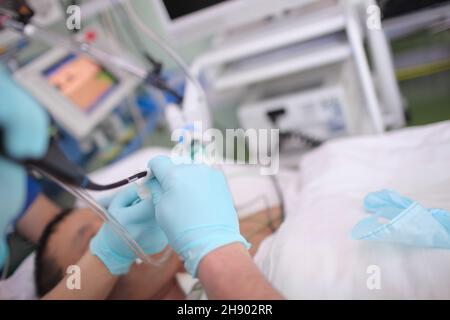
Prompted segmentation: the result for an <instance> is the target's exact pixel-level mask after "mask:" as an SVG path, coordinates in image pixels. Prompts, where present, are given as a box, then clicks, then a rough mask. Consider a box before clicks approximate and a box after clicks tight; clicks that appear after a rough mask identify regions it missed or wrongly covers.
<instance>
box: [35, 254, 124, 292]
mask: <svg viewBox="0 0 450 320" xmlns="http://www.w3.org/2000/svg"><path fill="white" fill-rule="evenodd" d="M76 265H77V266H79V271H80V273H79V275H80V278H79V279H80V284H81V286H80V289H76V288H73V284H74V279H75V277H76V273H72V274H69V275H66V276H65V277H64V279H63V280H61V282H60V283H59V284H58V285H57V286H56V287H55V288H54V289H53V290H52V291H50V292H49V293H48V294H47V295H45V296H44V297H43V299H57V300H69V299H74V300H75V299H82V300H102V299H106V298H107V297H108V295H109V293H110V292H111V290H112V288H113V287H114V285H115V284H116V281H117V279H118V277H116V276H113V275H112V274H111V273H110V272H109V270H108V269H107V268H106V267H105V265H104V264H103V263H102V262H101V261H100V259H98V258H97V257H95V256H93V255H92V254H91V252H90V251H88V252H86V253H85V254H84V255H83V257H81V259H80V260H79V261H78V263H77V264H76ZM64 272H66V270H64ZM70 288H72V289H70Z"/></svg>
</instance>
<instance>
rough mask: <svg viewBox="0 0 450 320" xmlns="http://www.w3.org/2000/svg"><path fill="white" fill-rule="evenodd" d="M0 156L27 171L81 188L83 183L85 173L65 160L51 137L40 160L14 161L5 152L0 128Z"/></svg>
mask: <svg viewBox="0 0 450 320" xmlns="http://www.w3.org/2000/svg"><path fill="white" fill-rule="evenodd" d="M0 156H1V157H3V158H5V159H7V160H9V161H12V162H14V163H16V164H19V165H21V166H23V167H25V168H26V169H27V170H33V169H38V170H40V171H43V172H46V173H48V174H51V175H52V176H54V177H56V178H58V179H59V180H61V181H63V182H64V183H67V184H70V185H74V186H82V185H83V183H84V182H85V176H86V175H85V173H84V171H83V170H82V169H81V168H80V167H78V165H76V164H75V163H73V162H72V161H70V160H69V159H67V157H66V155H65V154H64V153H63V152H62V151H61V149H60V148H59V146H58V141H57V140H56V138H55V137H53V136H52V137H51V138H50V141H49V144H48V148H47V151H46V153H45V154H44V156H43V157H42V158H41V159H24V160H19V159H14V158H12V157H11V156H10V155H8V152H7V151H6V148H5V144H4V132H3V129H2V128H0Z"/></svg>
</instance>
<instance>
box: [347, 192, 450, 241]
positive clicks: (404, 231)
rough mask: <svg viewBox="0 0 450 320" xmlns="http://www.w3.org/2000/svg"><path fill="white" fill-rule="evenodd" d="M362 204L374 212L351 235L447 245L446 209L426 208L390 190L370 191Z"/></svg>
mask: <svg viewBox="0 0 450 320" xmlns="http://www.w3.org/2000/svg"><path fill="white" fill-rule="evenodd" d="M364 207H365V209H366V210H367V211H369V212H371V213H373V215H372V216H371V217H368V218H365V219H363V220H362V221H360V222H359V223H358V224H357V225H356V226H355V227H354V228H353V230H352V237H353V238H354V239H365V240H376V241H389V242H397V243H403V244H408V245H413V246H421V247H436V248H446V249H450V213H449V212H447V211H445V210H442V209H427V208H425V207H423V206H422V205H420V204H419V203H417V202H415V201H413V200H411V199H409V198H407V197H404V196H402V195H400V194H398V193H397V192H395V191H392V190H382V191H378V192H372V193H369V194H368V195H367V196H366V198H365V199H364ZM380 218H384V219H385V220H386V223H381V222H380Z"/></svg>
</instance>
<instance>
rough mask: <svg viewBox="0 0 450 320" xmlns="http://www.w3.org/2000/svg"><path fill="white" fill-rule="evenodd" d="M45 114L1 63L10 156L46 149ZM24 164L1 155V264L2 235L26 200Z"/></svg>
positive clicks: (0, 101)
mask: <svg viewBox="0 0 450 320" xmlns="http://www.w3.org/2000/svg"><path fill="white" fill-rule="evenodd" d="M47 128H48V118H47V115H46V113H45V112H44V110H43V109H42V108H41V107H40V106H39V105H38V104H37V103H36V101H34V100H33V99H32V98H31V97H30V96H29V95H28V94H27V93H26V92H25V91H24V90H22V89H21V88H20V87H19V86H18V85H17V84H16V83H15V82H14V81H13V80H12V79H11V77H10V76H9V74H8V72H7V71H6V69H4V68H3V66H2V65H0V130H1V135H2V141H0V143H1V144H2V147H3V148H4V152H6V153H7V154H8V155H9V156H10V157H13V158H17V159H22V158H39V157H41V156H42V155H43V154H44V153H45V151H46V150H47V144H48V135H47ZM25 191H26V174H25V171H24V170H23V168H21V167H20V166H18V165H16V164H13V163H11V162H9V161H7V160H6V159H4V158H3V157H1V156H0V206H1V207H0V268H1V267H2V266H3V264H4V261H5V258H6V256H7V244H6V242H5V235H6V232H7V228H8V226H9V224H10V223H11V221H12V220H13V219H14V217H15V216H16V215H17V214H19V213H20V210H21V208H22V206H23V204H24V201H25Z"/></svg>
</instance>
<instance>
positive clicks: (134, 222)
mask: <svg viewBox="0 0 450 320" xmlns="http://www.w3.org/2000/svg"><path fill="white" fill-rule="evenodd" d="M108 211H109V212H110V213H111V215H113V216H114V218H116V219H117V221H118V222H119V223H120V224H121V225H122V226H123V227H124V228H125V229H126V230H127V231H128V232H129V233H130V234H131V236H132V237H133V239H134V240H136V242H137V243H138V244H139V245H140V246H141V247H142V249H143V250H144V251H145V253H147V254H155V253H158V252H161V251H162V250H163V249H164V247H165V246H166V245H167V238H166V235H165V234H164V232H163V231H162V230H161V228H160V227H159V226H158V225H157V223H156V220H155V210H154V206H153V203H152V200H151V199H147V200H140V199H139V196H138V194H137V190H136V187H135V186H134V185H133V186H130V187H128V188H126V189H124V190H123V191H121V192H119V193H118V194H117V195H116V196H115V197H114V199H113V200H112V202H111V204H110V206H109V208H108ZM90 249H91V252H92V253H93V254H94V255H96V256H98V257H99V258H100V260H102V261H103V263H104V264H105V265H106V267H107V268H108V269H109V271H110V272H111V273H112V274H115V275H119V274H124V273H127V272H128V270H129V268H130V266H131V264H132V263H133V262H134V261H135V259H136V258H137V257H136V255H135V254H134V252H133V251H132V250H131V249H130V248H129V247H128V246H127V245H126V244H125V243H124V242H123V240H122V239H121V238H120V237H119V236H118V235H116V233H115V232H114V231H113V230H112V229H111V227H110V226H109V225H108V224H107V223H105V224H104V225H103V226H102V228H101V229H100V231H99V232H98V233H97V235H96V236H95V237H94V238H93V239H92V241H91V244H90Z"/></svg>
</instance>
